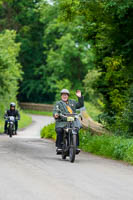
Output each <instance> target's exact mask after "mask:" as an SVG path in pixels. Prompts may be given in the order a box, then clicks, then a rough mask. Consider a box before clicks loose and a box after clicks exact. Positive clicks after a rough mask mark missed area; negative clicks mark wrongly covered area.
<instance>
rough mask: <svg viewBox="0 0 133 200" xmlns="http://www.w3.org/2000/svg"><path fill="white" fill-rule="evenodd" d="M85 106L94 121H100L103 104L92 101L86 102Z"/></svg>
mask: <svg viewBox="0 0 133 200" xmlns="http://www.w3.org/2000/svg"><path fill="white" fill-rule="evenodd" d="M85 108H86V110H87V113H88V114H89V116H90V117H91V118H92V119H93V120H94V121H99V115H100V114H101V109H100V108H101V106H99V105H95V104H93V103H92V102H85Z"/></svg>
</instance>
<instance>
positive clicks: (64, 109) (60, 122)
mask: <svg viewBox="0 0 133 200" xmlns="http://www.w3.org/2000/svg"><path fill="white" fill-rule="evenodd" d="M69 95H70V92H69V90H67V89H63V90H61V100H60V101H58V102H57V103H56V105H55V106H54V110H53V116H54V118H55V121H56V125H55V130H56V134H57V137H56V147H57V152H58V151H61V150H62V141H63V131H64V127H65V126H66V124H67V122H66V119H65V118H64V119H63V118H62V117H60V113H61V114H63V115H64V114H65V113H71V114H72V113H76V109H79V108H81V107H83V106H84V98H83V96H82V94H81V91H80V90H77V92H76V96H77V97H78V102H76V101H75V100H71V99H69ZM80 128H81V124H80V122H79V121H78V120H77V126H76V130H77V133H78V131H79V129H80ZM78 146H79V135H78V134H77V147H78Z"/></svg>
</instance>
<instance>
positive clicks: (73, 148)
mask: <svg viewBox="0 0 133 200" xmlns="http://www.w3.org/2000/svg"><path fill="white" fill-rule="evenodd" d="M71 140H72V141H71V145H70V149H69V159H70V162H71V163H73V162H74V161H75V155H76V141H77V135H75V134H74V135H72V137H71Z"/></svg>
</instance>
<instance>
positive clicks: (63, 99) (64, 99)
mask: <svg viewBox="0 0 133 200" xmlns="http://www.w3.org/2000/svg"><path fill="white" fill-rule="evenodd" d="M68 97H69V96H68V94H65V93H64V94H62V95H61V99H62V101H65V102H67V101H68Z"/></svg>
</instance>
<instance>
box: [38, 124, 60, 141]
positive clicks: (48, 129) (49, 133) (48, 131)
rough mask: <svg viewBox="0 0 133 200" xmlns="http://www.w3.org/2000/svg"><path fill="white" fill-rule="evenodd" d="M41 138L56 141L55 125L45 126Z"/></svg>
mask: <svg viewBox="0 0 133 200" xmlns="http://www.w3.org/2000/svg"><path fill="white" fill-rule="evenodd" d="M41 138H52V139H54V140H55V139H56V132H55V123H53V124H49V125H47V126H44V128H43V129H42V130H41Z"/></svg>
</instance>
